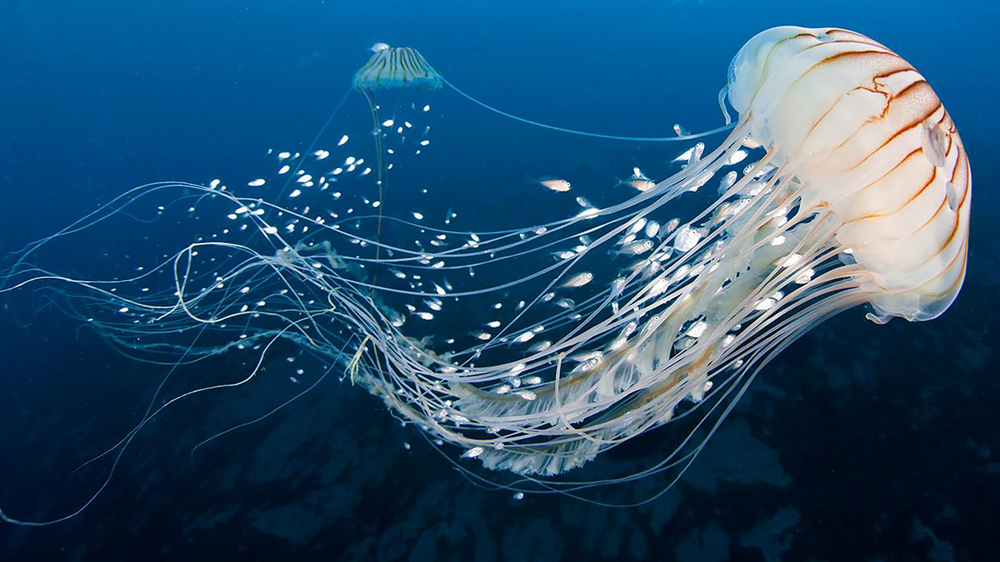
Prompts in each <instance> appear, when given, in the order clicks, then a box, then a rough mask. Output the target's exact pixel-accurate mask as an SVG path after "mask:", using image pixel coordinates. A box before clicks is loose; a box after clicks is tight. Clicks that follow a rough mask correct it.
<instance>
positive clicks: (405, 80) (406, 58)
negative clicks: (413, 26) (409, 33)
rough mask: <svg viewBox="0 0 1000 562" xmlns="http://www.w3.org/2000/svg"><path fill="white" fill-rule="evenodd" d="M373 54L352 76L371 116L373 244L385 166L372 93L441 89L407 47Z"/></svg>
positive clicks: (430, 69)
mask: <svg viewBox="0 0 1000 562" xmlns="http://www.w3.org/2000/svg"><path fill="white" fill-rule="evenodd" d="M372 50H373V51H374V54H373V55H372V57H371V58H370V59H369V60H368V62H367V63H366V64H365V65H364V66H362V67H361V68H360V69H358V71H357V72H356V73H355V74H354V81H353V85H354V88H355V89H356V90H357V91H358V92H361V95H362V96H364V98H365V101H366V102H368V109H369V110H370V111H371V115H372V127H373V129H372V131H373V135H374V136H375V154H376V159H377V168H376V169H377V173H378V180H377V183H378V191H379V201H380V203H381V204H380V205H379V209H378V215H379V219H378V227H377V228H378V232H377V234H376V237H375V239H376V241H380V240H381V239H382V212H383V209H384V208H385V165H384V164H383V161H382V160H383V154H384V152H385V151H384V149H383V147H382V131H381V121H379V117H378V104H376V103H375V97H374V92H376V91H378V90H387V89H393V88H415V89H418V90H429V91H433V90H437V89H440V88H441V76H440V75H439V74H438V73H437V71H436V70H434V68H433V67H432V66H431V65H429V64H428V63H427V60H425V59H424V57H423V55H421V54H420V53H419V52H417V50H416V49H411V48H409V47H390V46H388V45H386V44H385V43H376V44H375V46H374V47H372ZM380 250H381V246H380V245H379V246H376V257H377V256H378V255H380Z"/></svg>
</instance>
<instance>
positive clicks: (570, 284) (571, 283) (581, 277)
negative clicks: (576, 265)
mask: <svg viewBox="0 0 1000 562" xmlns="http://www.w3.org/2000/svg"><path fill="white" fill-rule="evenodd" d="M593 280H594V274H593V273H591V272H589V271H584V272H583V273H577V274H576V275H574V276H573V277H570V278H569V280H568V281H566V282H565V283H563V284H562V285H561V286H562V287H563V288H566V289H572V288H576V287H583V286H584V285H586V284H587V283H590V282H591V281H593Z"/></svg>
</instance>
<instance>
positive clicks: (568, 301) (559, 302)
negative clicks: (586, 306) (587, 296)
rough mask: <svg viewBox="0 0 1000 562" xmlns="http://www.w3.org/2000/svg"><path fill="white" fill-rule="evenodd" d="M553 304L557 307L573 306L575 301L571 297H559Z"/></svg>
mask: <svg viewBox="0 0 1000 562" xmlns="http://www.w3.org/2000/svg"><path fill="white" fill-rule="evenodd" d="M554 304H555V305H556V306H558V307H559V308H573V307H574V306H576V302H574V301H573V299H566V298H562V299H559V300H557V301H556V302H555V303H554Z"/></svg>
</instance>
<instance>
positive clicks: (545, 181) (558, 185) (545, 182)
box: [536, 176, 571, 193]
mask: <svg viewBox="0 0 1000 562" xmlns="http://www.w3.org/2000/svg"><path fill="white" fill-rule="evenodd" d="M536 181H537V182H538V183H539V184H540V185H541V186H542V187H545V188H546V189H550V190H552V191H556V192H559V193H565V192H567V191H569V189H570V187H571V184H570V183H569V182H568V181H566V180H564V179H560V178H553V177H549V176H543V177H541V178H538V179H537V180H536Z"/></svg>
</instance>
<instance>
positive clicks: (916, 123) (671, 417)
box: [0, 26, 971, 524]
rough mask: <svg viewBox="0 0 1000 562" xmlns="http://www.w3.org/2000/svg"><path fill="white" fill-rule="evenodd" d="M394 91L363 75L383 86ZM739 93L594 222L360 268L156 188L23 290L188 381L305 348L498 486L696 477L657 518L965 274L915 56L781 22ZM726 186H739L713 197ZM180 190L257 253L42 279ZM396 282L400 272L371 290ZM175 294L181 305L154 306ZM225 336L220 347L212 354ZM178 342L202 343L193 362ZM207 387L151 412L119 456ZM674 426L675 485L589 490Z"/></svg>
mask: <svg viewBox="0 0 1000 562" xmlns="http://www.w3.org/2000/svg"><path fill="white" fill-rule="evenodd" d="M380 53H381V55H380ZM393 53H395V55H393ZM413 53H414V52H413V51H406V50H400V51H391V50H382V51H379V52H378V53H376V57H373V61H376V60H381V59H384V58H385V57H389V56H396V57H402V56H403V55H404V54H407V55H408V56H410V57H411V58H410V59H408V60H411V61H414V60H416V61H423V59H422V58H419V59H418V58H417V57H415V56H414V55H413ZM413 64H414V68H425V69H426V68H429V66H427V65H426V64H425V63H422V62H421V63H420V64H417V63H413ZM368 66H371V63H370V64H369V65H368ZM368 66H366V68H368ZM368 75H369V74H368V72H367V71H366V72H365V73H359V75H358V76H356V81H358V82H359V83H361V84H365V86H364V88H362V89H361V90H362V92H363V93H364V92H365V91H366V89H365V88H372V87H373V83H372V82H370V78H368V77H367V76H368ZM426 76H427V77H428V79H429V80H431V81H432V83H434V84H437V83H438V82H437V77H439V75H437V74H431V73H430V71H428V73H427V74H426ZM723 92H724V94H725V101H727V102H728V103H729V105H730V106H731V107H732V109H733V110H735V112H736V113H737V114H738V119H737V120H736V121H735V123H733V124H732V126H731V132H730V133H729V135H728V136H727V138H726V139H725V140H723V141H722V142H721V143H720V144H719V145H718V146H717V147H715V148H714V149H712V150H711V151H710V152H708V153H707V154H704V155H703V156H702V157H701V158H698V159H694V158H691V159H689V164H688V165H687V166H686V167H685V168H683V169H681V170H680V171H678V172H675V173H674V174H673V175H671V176H670V177H668V178H666V179H665V180H662V181H660V182H658V183H656V185H655V186H653V187H651V188H649V189H645V190H642V191H639V192H638V193H633V192H631V191H630V192H629V193H628V195H627V197H628V198H627V199H623V200H620V201H617V202H614V203H612V204H610V205H605V206H603V207H600V208H598V207H595V206H592V205H589V203H588V204H587V205H584V203H587V202H586V201H583V202H581V203H580V204H581V206H583V207H584V209H583V211H580V212H578V213H574V214H570V215H569V216H565V217H562V218H555V219H553V220H551V221H549V222H545V223H540V224H531V225H516V226H512V227H510V228H506V229H499V230H489V231H486V230H482V229H469V230H462V229H460V228H459V227H457V226H449V227H448V228H445V225H442V226H440V227H438V226H435V225H432V224H424V223H421V224H416V223H411V222H407V221H400V225H401V228H408V229H411V230H412V232H414V233H415V234H416V233H423V234H424V235H425V236H427V240H428V243H426V244H423V243H422V244H420V245H418V246H417V247H414V246H413V245H405V244H401V243H393V242H389V241H382V242H378V244H381V245H383V246H384V247H385V248H386V249H391V250H392V254H391V255H389V254H387V255H386V256H385V257H381V256H379V257H375V258H372V257H366V256H365V255H363V254H362V253H360V252H352V248H353V247H356V246H357V245H360V244H361V243H365V242H367V243H374V241H372V240H369V239H367V238H365V237H364V235H363V234H362V233H361V232H360V231H358V230H357V229H353V230H352V228H350V226H351V225H352V224H353V219H351V220H348V219H344V218H343V217H341V218H339V219H329V220H328V219H326V218H323V217H317V215H316V214H315V213H314V212H312V213H311V212H310V211H306V210H304V209H299V208H288V207H283V206H280V205H279V204H278V203H275V202H271V201H268V200H267V199H266V198H261V197H260V196H259V195H258V194H256V193H255V194H254V195H253V196H241V195H239V194H238V193H236V192H235V191H234V190H228V191H223V190H220V189H217V188H216V186H212V185H210V186H201V185H198V184H191V183H185V184H151V185H148V186H141V187H140V188H136V190H133V191H131V192H128V193H126V194H124V195H123V196H122V199H121V200H120V201H116V202H113V203H112V204H111V205H108V206H107V207H108V208H107V209H102V210H98V211H95V212H94V213H92V214H91V215H88V217H85V218H84V219H81V221H79V222H78V223H75V224H74V225H71V226H70V227H68V228H67V229H65V230H64V231H61V232H59V233H57V234H56V235H54V236H52V237H49V238H47V239H44V240H42V241H40V242H39V243H37V244H35V245H32V246H30V247H29V248H28V249H27V250H26V252H24V253H23V254H22V257H21V258H20V259H19V260H18V262H17V263H16V264H15V266H13V267H11V268H9V269H8V270H7V271H6V272H5V275H4V277H3V279H4V284H3V285H0V287H2V288H0V291H2V292H3V293H10V292H13V291H19V290H23V289H25V288H26V287H31V286H35V285H37V284H40V283H58V284H59V285H60V287H63V289H62V291H63V293H64V296H65V298H66V299H67V300H69V301H71V302H72V306H67V307H65V308H66V309H67V310H69V311H71V312H73V311H80V314H81V315H82V314H84V312H83V311H86V314H87V315H88V316H87V322H89V324H90V325H91V326H94V327H95V329H97V330H99V331H100V332H101V333H102V335H104V336H105V337H106V339H108V340H109V341H110V342H111V343H113V344H115V345H118V346H122V347H124V348H127V349H129V351H130V353H132V354H144V355H145V356H151V357H153V358H155V359H156V360H158V361H160V362H167V363H168V364H184V363H187V362H191V361H194V360H195V359H197V358H198V357H200V356H205V355H211V354H219V353H228V352H234V353H235V352H245V353H256V354H259V355H260V357H261V359H260V361H263V357H264V355H266V354H267V353H268V350H269V349H270V348H271V346H272V345H273V344H274V342H276V341H281V340H284V341H290V342H292V343H293V344H294V345H296V346H299V347H301V348H302V349H304V350H307V351H308V352H309V353H312V354H315V355H317V356H320V357H324V358H326V359H327V360H329V361H330V362H331V364H333V365H335V366H336V369H337V370H338V371H339V372H341V373H342V377H343V378H344V380H349V382H350V383H351V384H352V385H354V386H359V387H361V388H364V389H366V390H367V391H368V392H370V393H371V394H372V395H374V396H375V397H377V398H379V399H381V400H382V401H383V402H384V403H385V404H386V405H387V406H388V407H389V409H390V410H391V411H392V412H393V414H394V415H395V416H396V417H397V419H400V420H402V421H404V423H409V424H412V425H414V426H416V427H418V428H420V429H421V430H422V431H423V432H424V434H425V435H426V436H427V439H428V442H429V443H430V444H432V445H433V446H436V447H439V448H440V449H441V452H442V454H443V455H444V456H445V457H446V458H447V459H448V461H449V462H451V463H453V464H454V465H455V466H457V467H459V468H460V469H461V470H463V471H465V472H466V473H468V474H469V475H470V478H471V479H473V481H475V482H484V483H485V482H488V481H492V480H491V478H492V477H493V475H503V474H512V475H513V478H514V479H513V480H512V481H508V482H505V483H503V484H501V487H503V488H504V489H514V490H524V491H533V492H538V493H560V494H566V495H569V496H573V497H580V498H584V495H583V494H584V492H585V491H586V490H588V489H590V488H592V487H595V486H603V485H609V484H614V483H623V482H630V481H633V480H635V479H637V478H643V477H651V476H653V475H657V474H661V473H667V472H668V471H670V473H671V474H672V475H673V476H671V477H670V478H667V480H666V483H665V484H664V486H663V487H662V489H661V491H659V492H657V493H656V494H654V495H653V496H651V497H650V498H647V499H646V500H642V501H649V500H651V499H653V498H655V497H658V496H659V495H660V494H662V493H663V492H664V491H665V490H667V489H669V488H670V487H671V486H672V485H673V484H674V483H675V482H676V481H677V480H678V479H679V478H680V476H681V475H682V474H683V473H684V471H686V470H688V469H689V468H690V467H691V466H692V463H693V461H694V459H695V458H696V457H697V455H698V453H699V452H700V451H701V450H702V449H703V448H704V446H705V444H706V443H707V442H708V440H709V439H710V438H711V436H712V434H713V433H715V431H716V430H717V429H718V427H719V426H720V424H722V423H723V421H724V420H725V418H726V416H727V414H728V413H729V412H730V411H732V408H733V407H734V406H735V404H736V403H737V402H738V400H739V399H740V397H741V396H742V395H743V394H744V393H745V392H746V390H747V388H748V385H750V384H751V382H752V381H753V380H754V378H755V377H756V376H757V375H758V373H760V372H761V371H762V369H763V368H764V367H765V366H766V365H767V363H768V362H769V361H770V360H771V359H772V358H774V357H775V356H776V355H777V354H779V353H780V352H781V351H782V350H783V349H784V348H786V347H787V346H788V345H790V344H791V343H792V342H794V341H795V340H797V339H798V338H800V337H802V336H803V335H804V334H805V333H807V332H808V331H809V330H810V329H811V328H812V327H814V326H816V325H817V324H819V323H820V322H823V321H824V320H826V319H828V318H830V317H832V316H834V315H836V314H838V313H841V312H843V311H846V310H850V309H853V308H855V307H859V306H865V307H867V308H868V312H867V314H866V317H867V318H868V319H869V320H871V321H873V322H875V323H877V324H883V323H885V322H887V321H889V320H890V319H892V318H895V317H900V318H903V319H905V320H908V321H911V322H916V321H925V320H931V319H933V318H936V317H938V316H939V315H941V314H942V313H943V312H944V311H945V310H946V309H947V308H948V307H949V306H950V305H951V304H952V303H953V302H954V300H955V298H956V297H957V295H958V293H959V291H960V289H961V287H962V283H963V280H964V277H965V270H966V259H967V253H968V226H969V212H970V208H971V175H970V167H969V161H968V157H967V154H966V151H965V149H964V146H963V144H962V141H961V139H960V137H959V134H958V132H957V130H956V127H955V124H954V122H953V121H952V119H951V117H950V116H949V114H948V112H947V111H946V110H945V108H944V106H943V105H942V103H941V101H940V100H939V99H938V97H937V95H936V94H935V93H934V91H933V89H932V88H931V86H930V85H929V84H928V82H927V81H926V80H925V78H924V77H923V76H922V75H921V74H920V73H919V72H917V70H915V69H914V68H913V67H912V66H911V65H910V64H909V63H907V62H906V61H905V60H904V59H903V58H902V57H900V56H899V55H897V54H896V53H894V52H893V51H891V50H890V49H889V48H887V47H885V46H884V45H882V44H880V43H878V42H876V41H873V40H872V39H869V38H868V37H865V36H864V35H861V34H859V33H854V32H851V31H847V30H843V29H836V28H820V29H809V28H802V27H790V26H788V27H777V28H773V29H769V30H766V31H763V32H761V33H759V34H758V35H756V36H755V37H753V38H752V39H750V40H749V41H748V42H747V43H746V44H745V45H744V46H743V47H742V48H741V49H740V51H739V52H738V53H737V55H736V56H735V58H734V59H733V61H732V64H731V65H730V67H729V72H728V79H727V84H726V87H725V88H724V90H723ZM369 99H370V98H369ZM370 103H371V104H372V107H374V104H373V102H371V101H370ZM376 121H377V120H376ZM722 172H726V173H725V174H722ZM638 174H639V173H638V172H637V175H638ZM720 175H723V178H722V179H721V180H720V181H719V184H718V185H719V187H718V189H709V188H706V185H708V183H709V182H710V181H712V179H713V178H716V177H718V176H720ZM178 187H179V188H182V189H183V190H185V191H184V192H185V193H194V194H195V195H196V197H198V201H199V202H205V203H204V204H213V205H218V206H220V207H224V208H226V209H231V213H230V214H229V215H228V219H227V220H229V221H230V222H229V223H230V224H241V225H244V226H245V228H242V229H241V230H239V232H241V233H247V234H245V235H242V237H241V238H240V239H239V240H228V239H227V240H217V239H203V240H198V241H196V242H193V243H192V244H190V245H189V246H187V247H185V248H183V249H182V250H180V251H178V252H177V253H176V254H174V255H173V256H170V257H169V259H167V260H165V261H164V262H163V263H162V264H160V265H159V266H157V268H154V269H155V270H156V271H157V273H155V274H154V272H153V271H149V272H143V273H140V274H136V275H135V276H134V277H133V278H130V279H117V280H114V281H92V280H86V279H79V278H67V277H65V276H60V275H58V274H56V273H52V272H49V271H47V270H42V269H40V268H38V267H24V266H23V265H22V264H23V263H25V262H24V256H25V255H30V254H31V253H33V252H35V251H36V250H37V249H38V248H40V247H41V246H42V245H47V244H52V243H54V242H55V241H56V240H58V239H60V238H62V237H64V236H70V235H72V234H73V233H74V232H77V231H80V230H81V229H86V228H91V227H93V226H94V225H96V224H97V223H99V222H101V221H104V220H107V219H108V217H109V215H111V214H114V213H116V212H118V211H119V210H120V209H122V208H124V207H126V206H128V205H129V204H132V202H134V201H136V200H138V199H140V198H142V197H147V196H150V195H151V194H160V193H162V192H164V191H169V190H171V189H175V188H178ZM306 227H308V228H309V230H308V231H307V232H306V231H305V228H306ZM247 237H249V240H247V239H246V238H247ZM435 240H436V241H438V242H439V244H430V243H429V242H430V241H435ZM334 248H336V249H337V251H336V253H335V251H334ZM209 255H212V256H214V257H213V258H212V263H211V265H208V266H206V265H205V262H206V261H207V260H208V256H209ZM216 257H218V258H224V259H215V258H216ZM348 263H349V264H352V265H353V266H354V267H353V268H352V267H347V266H346V264H348ZM375 265H377V266H379V267H385V268H386V269H387V270H388V271H390V272H392V273H393V275H392V276H386V277H385V278H383V279H382V280H381V281H378V282H376V281H375V280H374V279H370V278H367V277H366V276H365V275H364V274H363V270H364V268H365V267H368V266H375ZM359 271H360V272H359ZM156 275H164V276H165V277H166V279H167V280H168V281H169V282H168V283H167V284H166V286H163V287H161V288H160V289H159V290H154V291H149V292H142V293H139V292H129V289H132V290H135V287H137V286H140V285H141V284H143V283H149V282H151V280H153V279H156V277H155V276H156ZM109 284H113V287H114V288H116V289H118V290H117V291H112V290H111V288H110V287H109ZM261 295H266V298H263V297H262V296H261ZM95 308H103V310H104V312H103V313H102V314H97V313H94V312H93V309H95ZM203 332H208V333H210V334H213V335H214V337H215V339H216V343H215V344H214V345H206V344H204V343H201V342H200V341H199V340H198V339H197V338H198V337H200V336H201V334H202V333H203ZM178 334H189V335H191V334H198V335H197V336H195V337H194V340H193V341H191V343H188V344H181V343H178V340H177V337H178ZM140 336H141V337H140ZM260 361H258V363H257V364H258V366H259V364H260ZM256 375H257V370H256V369H254V370H253V372H251V373H248V374H247V375H246V377H253V376H256ZM241 380H246V379H241ZM233 384H237V383H233ZM212 388H217V387H212ZM188 394H190V393H188ZM188 394H185V395H181V396H178V397H176V398H174V399H172V400H170V401H167V403H166V404H165V405H163V406H160V407H158V408H156V409H153V408H152V407H151V410H152V411H151V412H149V413H148V414H147V416H146V417H145V418H144V419H143V422H142V423H141V424H139V426H137V427H136V428H135V429H134V430H133V432H131V433H129V434H128V435H127V436H126V438H123V439H122V442H121V443H119V445H118V446H117V447H118V449H117V450H116V449H112V450H111V451H117V452H116V453H115V454H118V455H120V452H121V451H122V450H123V449H124V446H127V444H128V441H129V440H130V439H131V436H133V435H134V434H135V433H134V432H135V431H138V430H140V429H141V427H142V424H144V423H146V421H147V420H148V419H151V417H152V416H155V415H156V414H157V413H158V412H160V411H162V409H163V408H166V407H169V406H170V404H172V403H174V402H175V401H176V400H180V399H183V398H184V397H186V396H187V395H188ZM664 426H667V427H683V428H684V430H683V431H681V432H680V434H679V437H677V439H676V440H672V441H673V442H672V443H670V444H669V445H664V449H663V454H662V459H661V460H659V461H657V462H655V463H654V464H652V465H651V466H647V467H644V468H641V469H639V470H635V471H631V472H628V473H626V474H616V475H612V476H610V477H607V478H598V479H588V478H586V477H583V476H574V474H579V470H580V467H582V466H584V465H586V464H587V463H590V462H592V461H594V460H595V459H598V458H599V457H600V455H601V454H602V453H604V452H606V451H608V450H611V449H614V448H616V447H619V446H621V445H622V444H623V443H626V442H628V441H630V440H632V439H635V438H637V437H639V436H641V435H645V434H648V433H650V432H652V431H655V430H657V428H661V427H664ZM210 439H214V437H212V438H210ZM111 451H109V453H110V452H111ZM479 467H482V468H484V469H485V470H480V469H479ZM590 501H594V500H590ZM625 505H634V504H625ZM0 516H2V517H3V519H4V520H6V521H8V522H15V523H22V524H35V523H29V522H25V521H22V520H18V519H16V518H13V517H10V516H8V515H7V514H5V513H3V512H0ZM57 520H62V519H57ZM50 522H51V521H49V522H42V523H41V524H44V523H50Z"/></svg>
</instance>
